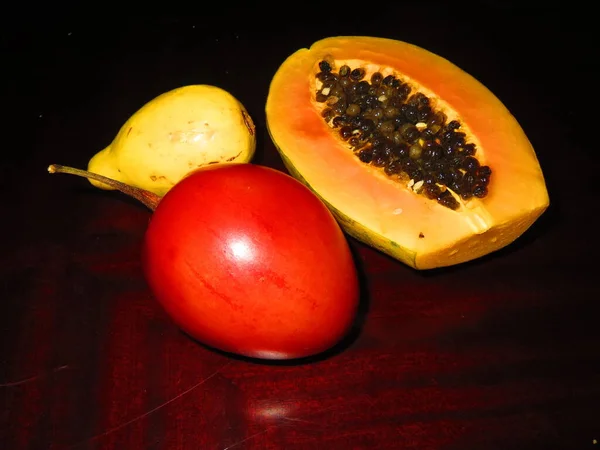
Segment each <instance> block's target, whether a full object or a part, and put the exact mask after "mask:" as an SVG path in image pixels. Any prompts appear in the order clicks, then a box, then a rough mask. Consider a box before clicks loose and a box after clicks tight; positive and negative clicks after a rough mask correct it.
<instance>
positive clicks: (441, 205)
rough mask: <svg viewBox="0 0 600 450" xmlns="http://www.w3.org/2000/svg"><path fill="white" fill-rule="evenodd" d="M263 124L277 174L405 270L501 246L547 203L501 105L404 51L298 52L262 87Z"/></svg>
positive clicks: (356, 41)
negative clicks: (278, 163) (283, 173)
mask: <svg viewBox="0 0 600 450" xmlns="http://www.w3.org/2000/svg"><path fill="white" fill-rule="evenodd" d="M266 119H267V126H268V130H269V133H270V136H271V139H272V140H273V142H274V144H275V146H276V148H277V150H278V152H279V154H280V155H281V157H282V159H283V162H284V164H285V166H286V168H287V169H288V170H289V172H290V173H291V174H292V175H293V176H295V177H296V178H298V179H299V180H300V181H302V182H303V183H304V184H306V185H307V186H309V187H310V188H311V189H312V190H313V191H314V192H315V193H316V194H317V195H318V196H319V197H320V198H321V199H322V200H323V202H324V203H325V204H326V205H327V206H328V207H329V208H330V209H331V211H332V212H333V213H334V214H335V216H336V218H337V219H338V221H339V223H340V224H341V226H342V227H343V228H344V230H345V231H346V232H347V233H348V234H349V235H351V236H353V237H354V238H356V239H357V240H359V241H362V242H364V243H366V244H367V245H370V246H371V247H374V248H376V249H378V250H380V251H382V252H384V253H386V254H387V255H390V256H391V257H393V258H395V259H397V260H399V261H401V262H403V263H405V264H407V265H409V266H411V267H413V268H415V269H432V268H437V267H443V266H451V265H455V264H459V263H463V262H466V261H469V260H473V259H475V258H479V257H481V256H483V255H486V254H489V253H492V252H494V251H496V250H498V249H500V248H503V247H505V246H507V245H509V244H511V243H512V242H513V241H515V240H516V239H517V238H518V237H519V236H521V235H522V234H523V233H524V232H525V231H526V230H527V229H528V228H529V227H530V226H531V225H532V224H533V223H534V222H535V221H536V220H537V219H538V218H539V216H540V215H541V214H542V213H543V212H544V211H545V210H546V209H547V207H548V206H549V196H548V192H547V188H546V184H545V180H544V176H543V173H542V169H541V167H540V164H539V162H538V159H537V156H536V153H535V151H534V149H533V147H532V145H531V143H530V141H529V140H528V138H527V136H526V135H525V133H524V131H523V129H522V128H521V126H520V125H519V123H518V122H517V120H516V119H515V118H514V117H513V115H512V114H511V113H510V111H509V110H508V109H507V108H506V107H505V106H504V104H503V103H502V102H501V101H500V100H499V99H498V98H497V97H496V96H495V95H494V94H493V93H492V92H490V90H488V89H487V88H486V87H485V86H484V85H483V84H482V83H481V82H479V81H478V80H476V79H475V78H474V77H472V76H471V75H469V74H467V73H466V72H464V71H463V70H461V69H460V68H459V67H457V66H456V65H454V64H453V63H451V62H450V61H448V60H446V59H444V58H442V57H440V56H438V55H435V54H433V53H431V52H429V51H427V50H425V49H423V48H420V47H417V46H415V45H412V44H409V43H405V42H401V41H395V40H390V39H384V38H375V37H359V36H355V37H350V36H346V37H344V36H343V37H331V38H327V39H323V40H320V41H318V42H316V43H314V44H313V45H312V46H311V47H310V48H309V49H306V48H304V49H300V50H298V51H296V52H295V53H293V54H292V55H291V56H289V57H288V58H287V59H286V60H285V61H284V62H283V64H282V65H281V66H280V67H279V69H278V70H277V72H276V74H275V75H274V77H273V79H272V81H271V85H270V88H269V94H268V98H267V102H266Z"/></svg>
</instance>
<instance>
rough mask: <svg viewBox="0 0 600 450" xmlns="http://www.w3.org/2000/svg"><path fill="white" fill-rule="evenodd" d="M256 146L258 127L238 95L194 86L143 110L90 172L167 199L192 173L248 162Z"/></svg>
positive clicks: (102, 186) (98, 157)
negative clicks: (200, 169) (177, 185)
mask: <svg viewBox="0 0 600 450" xmlns="http://www.w3.org/2000/svg"><path fill="white" fill-rule="evenodd" d="M255 148H256V136H255V127H254V123H253V121H252V119H251V117H250V115H249V114H248V112H247V111H246V109H245V108H244V106H243V105H242V104H241V103H240V102H239V101H238V100H237V99H236V98H235V97H234V96H233V95H231V94H230V93H229V92H227V91H225V90H223V89H221V88H218V87H216V86H210V85H191V86H184V87H181V88H178V89H174V90H172V91H169V92H166V93H164V94H162V95H159V96H158V97H156V98H154V99H153V100H151V101H150V102H148V103H146V104H145V105H144V106H142V108H140V109H139V110H138V111H137V112H136V113H135V114H133V115H132V116H131V117H130V118H129V120H127V122H125V124H124V125H123V127H121V129H120V130H119V133H118V134H117V136H116V137H115V139H114V141H113V142H112V143H111V144H110V145H109V146H108V147H106V148H105V149H104V150H102V151H100V152H98V153H97V154H96V155H94V157H93V158H92V159H91V160H90V162H89V164H88V171H90V172H94V173H97V174H100V175H104V176H106V177H108V178H112V179H115V180H118V181H121V182H123V183H127V184H129V185H132V186H136V187H139V188H141V189H146V190H148V191H151V192H154V193H155V194H157V195H160V196H162V195H164V194H166V193H167V191H168V190H169V189H170V188H171V187H172V186H174V185H175V184H176V183H177V182H178V181H179V180H181V179H182V178H183V177H184V176H185V175H187V174H188V173H189V172H190V171H191V170H193V169H196V168H198V167H202V166H205V165H208V164H215V163H231V162H237V163H240V162H244V163H245V162H249V161H250V160H251V159H252V157H253V155H254V151H255ZM89 181H90V183H92V184H93V185H94V186H96V187H98V188H100V189H107V190H110V189H113V188H111V187H110V186H108V185H106V184H104V183H100V182H98V181H94V180H89Z"/></svg>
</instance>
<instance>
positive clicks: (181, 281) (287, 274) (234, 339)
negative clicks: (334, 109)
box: [143, 164, 359, 359]
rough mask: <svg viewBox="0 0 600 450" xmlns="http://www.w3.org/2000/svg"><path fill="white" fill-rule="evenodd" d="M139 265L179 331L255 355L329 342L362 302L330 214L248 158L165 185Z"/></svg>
mask: <svg viewBox="0 0 600 450" xmlns="http://www.w3.org/2000/svg"><path fill="white" fill-rule="evenodd" d="M143 267H144V272H145V275H146V279H147V281H148V284H149V286H150V288H151V290H152V292H153V293H154V295H155V297H156V298H157V300H158V301H159V302H160V303H161V304H162V306H163V307H164V309H165V311H166V312H167V313H168V314H169V316H171V318H172V319H173V320H174V321H175V322H176V323H177V325H178V326H180V327H181V329H182V330H184V331H185V332H187V333H188V334H189V335H190V336H192V337H193V338H195V339H197V340H198V341H200V342H202V343H205V344H207V345H209V346H212V347H214V348H217V349H220V350H223V351H226V352H231V353H236V354H240V355H244V356H249V357H255V358H262V359H294V358H301V357H306V356H311V355H314V354H318V353H321V352H323V351H325V350H327V349H329V348H331V347H332V346H334V345H335V344H336V343H337V342H338V341H340V340H341V339H342V338H343V337H344V335H345V334H346V333H347V332H348V330H349V328H350V327H351V325H352V322H353V320H354V317H355V314H356V308H357V305H358V299H359V288H358V279H357V274H356V268H355V265H354V261H353V259H352V255H351V252H350V249H349V247H348V243H347V241H346V238H345V236H344V234H343V232H342V231H341V229H340V227H339V226H338V224H337V222H336V221H335V219H334V217H333V215H332V214H331V213H330V212H329V210H328V209H327V208H326V206H325V205H324V204H323V203H322V202H321V201H320V200H319V199H318V197H316V196H315V195H314V194H313V193H312V192H311V191H310V190H309V189H308V188H306V187H305V186H304V185H302V184H301V183H300V182H298V181H296V180H295V179H294V178H292V177H290V176H289V175H286V174H284V173H283V172H280V171H277V170H274V169H271V168H267V167H264V166H259V165H254V164H229V165H214V166H209V167H205V168H201V169H198V170H196V171H194V172H192V173H191V174H189V175H188V176H187V177H186V178H184V179H183V180H181V181H180V182H179V183H178V184H177V185H176V186H175V187H174V188H173V189H171V190H170V191H169V192H168V193H167V194H166V195H165V196H164V197H163V199H162V200H161V201H160V204H159V206H158V208H157V209H156V211H155V212H154V215H153V216H152V218H151V220H150V223H149V226H148V229H147V232H146V236H145V241H144V248H143Z"/></svg>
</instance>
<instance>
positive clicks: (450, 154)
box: [315, 58, 492, 210]
mask: <svg viewBox="0 0 600 450" xmlns="http://www.w3.org/2000/svg"><path fill="white" fill-rule="evenodd" d="M316 79H317V80H318V83H317V84H318V89H317V92H316V94H315V99H316V101H317V102H318V103H321V104H323V110H322V111H321V116H322V117H323V120H325V122H327V123H328V124H329V126H330V127H331V128H333V129H334V130H336V133H337V134H338V135H339V136H340V138H341V139H343V140H344V141H346V142H347V143H348V145H349V146H350V148H351V149H352V151H353V152H354V154H355V155H356V157H357V158H358V159H359V160H360V161H362V162H363V163H365V164H369V165H371V166H373V167H377V168H379V169H380V170H382V171H383V172H384V173H385V174H386V175H387V176H389V177H391V178H394V179H397V180H398V181H400V182H403V183H405V184H406V186H407V187H408V189H411V190H412V191H413V192H415V193H417V194H419V195H423V196H425V197H426V198H428V199H430V200H434V201H437V203H439V204H440V205H442V206H445V207H447V208H449V209H452V210H457V209H459V207H460V201H459V200H464V201H467V200H469V199H471V198H474V197H475V198H480V199H481V198H484V197H486V196H487V195H488V185H489V182H490V177H491V175H492V169H491V168H490V167H489V166H486V165H482V164H481V163H480V161H479V160H478V159H477V157H476V154H477V148H476V145H475V144H474V143H472V142H468V138H467V135H466V133H464V132H463V131H461V123H460V121H459V120H450V121H448V118H447V116H446V114H445V113H444V112H443V111H439V110H437V109H436V108H435V105H434V101H432V100H431V99H430V98H428V97H427V96H426V95H425V94H423V93H421V92H418V91H415V89H414V88H413V87H412V86H411V85H409V83H408V82H406V81H404V80H402V79H401V78H400V77H399V76H397V75H396V74H389V75H386V76H384V75H383V74H382V73H381V72H375V73H373V74H371V75H370V76H367V73H366V70H365V69H364V68H363V67H350V66H348V65H346V64H344V65H342V66H341V67H339V69H338V70H337V72H336V70H335V61H333V59H331V58H327V59H324V60H323V61H320V62H319V71H318V72H317V74H316Z"/></svg>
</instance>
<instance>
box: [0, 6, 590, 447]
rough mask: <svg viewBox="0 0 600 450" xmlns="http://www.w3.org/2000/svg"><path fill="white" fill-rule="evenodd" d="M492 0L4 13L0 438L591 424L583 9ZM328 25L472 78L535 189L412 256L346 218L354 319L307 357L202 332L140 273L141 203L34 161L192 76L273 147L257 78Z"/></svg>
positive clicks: (463, 439) (503, 438)
mask: <svg viewBox="0 0 600 450" xmlns="http://www.w3.org/2000/svg"><path fill="white" fill-rule="evenodd" d="M499 4H500V2H481V4H480V8H479V9H477V10H472V11H471V12H470V13H467V12H460V13H457V12H453V11H452V10H450V9H444V8H442V7H435V6H433V5H432V4H428V6H424V7H421V8H419V9H417V8H407V7H402V8H395V9H394V8H393V7H391V6H386V7H385V8H384V7H382V9H381V12H379V13H377V14H376V15H377V19H376V20H371V21H370V22H369V21H368V19H367V18H366V16H368V14H362V13H360V14H359V13H354V14H346V13H343V12H339V11H338V12H336V9H335V8H333V6H332V8H333V10H331V11H330V9H328V8H329V6H327V5H326V4H325V3H323V4H322V6H321V7H319V8H316V9H314V8H308V7H302V8H301V7H300V5H296V6H293V5H292V9H294V10H295V9H297V10H299V11H298V13H297V15H294V14H292V13H289V14H288V13H279V14H278V15H277V13H276V16H275V17H274V18H273V19H272V20H268V19H267V18H266V16H265V15H263V16H262V19H260V20H258V21H255V20H249V19H247V17H246V16H247V15H250V14H252V13H256V11H254V10H253V9H252V8H245V9H244V8H242V9H237V14H234V15H233V16H229V18H227V16H226V15H225V14H221V15H218V14H217V13H215V15H213V16H210V15H208V16H207V15H206V14H205V15H203V16H202V17H197V18H196V17H187V18H181V17H179V18H177V17H174V18H168V16H164V17H163V18H161V19H147V20H143V19H140V18H139V17H138V18H136V17H132V16H131V15H130V14H125V13H124V12H123V13H121V12H119V14H122V16H119V17H116V18H115V17H113V18H112V19H111V20H108V19H106V20H105V19H101V18H93V17H92V18H90V17H88V18H86V20H83V19H72V20H68V19H67V18H65V17H64V16H59V15H58V12H57V16H56V18H55V19H48V20H47V21H46V20H45V19H35V18H33V19H29V18H28V19H23V20H24V22H23V23H18V22H17V21H16V19H15V21H14V22H12V23H6V24H5V25H4V28H3V31H2V33H3V42H2V45H3V56H2V59H3V65H2V66H3V68H2V71H3V73H4V75H5V77H4V78H5V80H6V79H7V76H8V81H5V84H4V85H3V87H2V89H3V96H2V108H3V110H4V112H3V115H2V117H3V119H2V125H3V127H2V130H3V131H2V139H3V144H2V162H1V164H2V167H1V170H2V173H1V177H0V190H1V192H2V200H3V206H2V210H1V211H2V213H1V214H2V220H1V221H0V231H1V234H2V245H1V251H0V299H1V302H0V345H1V350H0V424H1V431H0V448H2V449H6V450H13V449H14V450H21V449H31V450H33V449H52V450H54V449H56V450H59V449H61V450H67V449H81V450H83V449H123V450H125V449H128V450H130V449H161V450H166V449H178V450H179V449H186V450H187V449H190V450H191V449H193V450H196V449H199V450H213V449H214V450H217V449H220V450H225V449H235V450H237V449H239V450H241V449H286V450H293V449H298V450H300V449H384V448H385V449H388V448H389V449H419V450H427V449H538V448H539V449H573V450H579V449H586V448H590V449H592V448H600V444H595V440H600V370H599V363H600V326H599V321H600V316H599V315H598V310H599V308H598V302H599V299H600V295H599V294H600V289H599V285H598V280H599V275H598V264H597V261H598V221H597V220H596V219H595V217H596V216H597V210H598V197H597V195H598V184H597V183H598V169H599V161H598V156H597V155H598V148H597V147H598V138H597V136H596V133H597V132H598V128H599V127H598V118H599V117H600V116H599V114H598V111H597V109H594V108H597V106H594V105H593V103H591V102H593V96H594V94H593V92H594V91H595V90H596V88H597V82H598V79H599V78H598V77H597V74H595V73H593V65H594V64H595V60H596V59H597V49H596V48H595V47H594V45H593V39H592V36H593V35H594V34H595V33H594V28H596V27H595V26H593V25H591V24H590V21H588V20H587V19H586V16H587V15H586V14H582V15H579V16H577V17H575V16H574V15H573V16H572V17H569V12H568V9H563V10H558V9H557V10H526V9H524V8H520V9H514V8H506V7H501V6H498V5H499ZM336 8H338V9H339V8H340V7H338V6H336ZM389 8H391V10H390V9H389ZM458 9H459V10H460V8H458ZM328 11H329V12H328ZM330 16H331V17H333V18H331V17H330ZM94 20H97V22H94ZM5 21H7V22H9V20H8V19H5ZM303 21H304V22H303ZM336 34H354V35H360V34H364V35H380V36H385V37H392V38H397V39H402V40H407V41H410V42H413V43H416V44H418V45H421V46H424V47H426V48H428V49H430V50H432V51H434V52H436V53H438V54H440V55H442V56H445V57H447V58H449V59H450V60H452V61H453V62H455V63H456V64H458V65H459V66H461V67H463V68H464V69H465V70H467V71H468V72H470V73H471V74H473V75H474V76H476V77H477V78H478V79H480V80H481V81H482V82H484V83H485V84H486V85H487V86H488V87H489V88H491V89H492V91H494V92H495V93H496V94H497V95H498V96H499V97H500V99H501V100H502V101H503V102H504V103H505V104H506V105H507V106H508V107H509V108H510V109H511V111H512V112H513V113H514V115H515V116H516V117H517V119H518V120H519V121H520V123H521V124H522V126H523V128H524V129H525V131H526V133H527V134H528V136H529V137H530V139H531V141H532V143H533V145H534V147H535V148H536V150H537V152H538V156H539V159H540V162H541V164H542V167H543V170H544V172H545V175H546V177H547V183H548V188H549V192H550V197H551V203H552V205H551V207H550V209H549V210H548V211H547V212H546V214H544V216H543V217H542V218H541V219H540V220H539V222H537V223H536V224H535V226H534V227H533V228H531V229H530V230H529V231H528V232H527V233H526V235H524V236H523V237H522V238H521V239H519V240H518V241H517V242H516V243H515V244H513V245H511V246H510V247H509V248H507V249H505V250H503V251H500V252H498V253H496V254H494V255H492V256H490V257H486V258H483V259H481V260H479V261H476V262H473V263H469V264H464V265H462V266H458V267H454V268H449V269H443V270H436V271H431V272H426V273H420V272H416V271H413V270H411V269H409V268H407V267H405V266H403V265H401V264H400V263H398V262H395V261H393V260H391V259H390V258H388V257H386V256H384V255H382V254H380V253H378V252H376V251H374V250H372V249H370V248H368V247H367V246H365V245H362V244H360V243H358V242H356V241H354V240H353V239H349V241H350V244H351V246H352V248H353V249H354V250H355V253H356V255H357V264H358V266H359V268H360V271H361V278H362V283H363V294H364V295H363V304H364V306H365V308H364V311H363V319H364V320H363V325H362V328H361V329H360V330H359V333H358V335H357V336H356V339H355V340H353V341H352V342H350V343H349V345H347V346H346V347H345V348H343V349H342V350H341V351H339V352H337V353H336V354H333V355H328V357H327V358H319V359H316V360H314V361H309V362H305V363H303V364H282V363H279V364H273V363H271V364H268V363H261V362H255V361H248V360H244V359H240V358H235V357H231V356H229V355H225V354H220V353H218V352H215V351H212V350H210V349H207V348H205V347H203V346H202V345H199V344H198V343H195V342H193V341H192V340H191V339H189V338H188V337H186V336H185V335H184V334H183V333H181V332H180V331H179V330H178V329H177V328H176V327H175V326H174V325H173V324H172V323H171V322H170V321H169V319H168V318H167V317H166V316H165V314H164V313H163V312H162V310H161V309H160V308H159V306H158V305H157V303H156V302H155V301H154V299H153V298H152V296H151V294H150V292H149V290H148V288H147V286H146V283H145V280H144V278H143V276H142V273H141V270H140V257H139V252H140V244H141V241H142V238H143V234H144V230H145V227H146V224H147V222H148V219H149V217H150V213H149V212H148V211H147V210H146V209H145V208H144V207H143V206H141V205H139V204H137V203H135V202H133V201H129V200H128V199H127V198H125V197H124V196H122V195H118V194H116V193H109V192H103V191H99V190H96V189H94V188H93V187H91V186H90V185H88V184H87V183H86V182H84V181H83V180H81V179H78V178H74V177H67V176H49V175H48V174H47V172H46V167H47V166H48V165H49V164H50V163H60V164H68V165H73V166H78V167H85V166H86V163H87V161H88V159H89V158H90V156H91V155H93V154H94V153H95V152H96V151H98V150H100V149H101V148H103V147H104V146H105V145H107V144H108V143H109V142H110V141H111V140H112V138H113V136H114V134H115V133H116V131H117V130H118V129H119V127H120V126H121V125H122V123H123V122H124V121H125V120H126V119H127V118H128V117H129V115H130V114H132V113H133V112H134V111H135V110H137V109H138V108H139V107H140V106H141V105H142V104H143V103H145V102H146V101H148V100H150V99H151V98H153V97H155V96H156V95H158V94H160V93H162V92H165V91H167V90H170V89H172V88H174V87H177V86H181V85H184V84H193V83H207V84H216V85H219V86H221V87H223V88H225V89H227V90H229V91H230V92H232V93H233V94H234V95H236V96H237V97H238V98H239V99H240V100H241V101H242V102H243V103H244V104H245V105H246V106H247V107H248V109H249V111H250V114H251V115H252V116H253V118H254V119H255V121H256V123H257V127H258V130H259V132H258V138H259V142H258V151H257V155H256V159H255V160H254V162H256V163H259V164H264V165H268V166H271V167H275V168H278V169H281V170H284V169H283V166H282V163H281V160H280V159H279V157H278V156H277V153H276V151H275V149H274V147H273V144H272V143H271V141H270V139H269V137H268V134H267V132H266V128H265V118H264V103H265V99H266V95H267V91H268V87H269V82H270V79H271V77H272V75H273V74H274V72H275V70H276V69H277V67H278V65H279V64H280V63H281V62H282V61H283V59H284V58H285V57H286V56H288V55H289V54H290V53H292V52H293V51H295V50H296V49H298V48H301V47H304V46H308V45H310V44H311V43H312V42H313V41H315V40H317V39H319V38H322V37H325V36H328V35H336Z"/></svg>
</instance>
